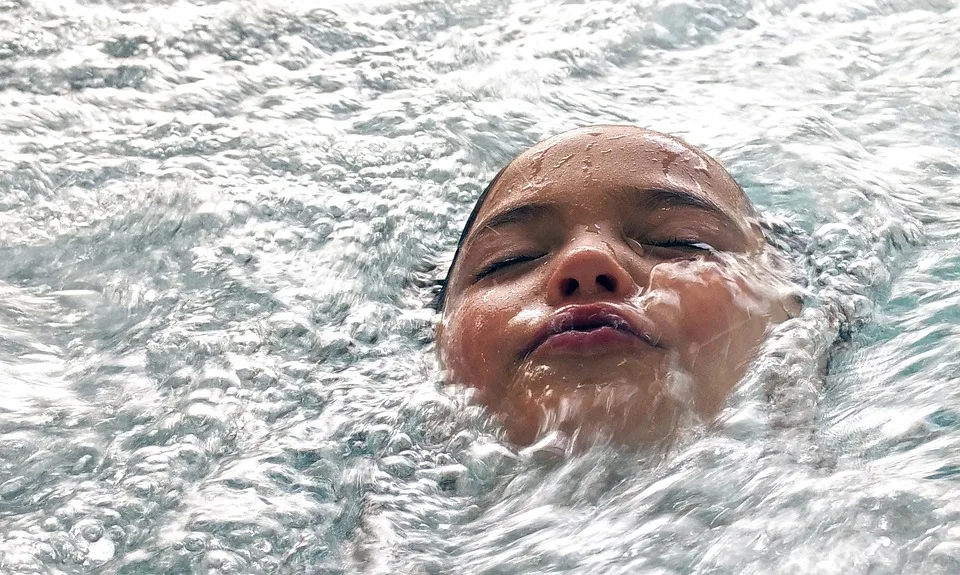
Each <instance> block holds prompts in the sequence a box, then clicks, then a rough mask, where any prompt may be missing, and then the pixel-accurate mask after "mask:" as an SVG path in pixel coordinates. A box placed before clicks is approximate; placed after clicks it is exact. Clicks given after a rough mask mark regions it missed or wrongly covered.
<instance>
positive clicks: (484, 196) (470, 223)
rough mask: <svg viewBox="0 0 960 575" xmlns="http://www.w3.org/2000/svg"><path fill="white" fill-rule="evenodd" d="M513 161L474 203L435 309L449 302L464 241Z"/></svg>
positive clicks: (441, 282) (441, 285)
mask: <svg viewBox="0 0 960 575" xmlns="http://www.w3.org/2000/svg"><path fill="white" fill-rule="evenodd" d="M512 163H513V162H512V161H511V162H509V163H508V164H507V165H506V166H504V167H503V168H501V169H500V171H499V172H497V175H496V176H494V177H493V179H492V180H490V183H489V184H487V187H486V188H484V190H483V192H482V193H481V194H480V197H479V198H477V203H476V204H474V206H473V211H472V212H470V217H469V218H467V223H466V224H464V226H463V231H462V232H460V239H459V240H457V251H456V252H454V254H453V260H452V261H451V262H450V267H449V268H448V269H447V275H446V277H444V278H443V279H442V280H440V282H439V285H440V289H439V291H437V295H436V296H435V297H434V298H433V301H431V302H430V307H431V308H432V309H434V310H435V311H438V312H442V311H443V306H444V304H446V302H447V286H449V285H450V278H451V277H453V270H454V268H455V267H456V266H457V260H459V259H460V250H462V249H463V242H464V240H466V239H467V236H468V235H470V230H472V229H473V224H474V223H475V222H476V220H477V214H479V213H480V208H481V207H483V203H484V202H485V201H486V199H487V196H488V195H489V194H490V192H491V191H492V190H493V188H495V187H496V186H497V182H499V181H500V178H501V177H502V176H503V174H504V172H506V171H507V168H509V167H510V164H512Z"/></svg>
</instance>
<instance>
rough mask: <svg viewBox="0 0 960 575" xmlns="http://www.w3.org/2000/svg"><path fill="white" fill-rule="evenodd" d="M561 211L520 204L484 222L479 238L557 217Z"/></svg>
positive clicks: (553, 207)
mask: <svg viewBox="0 0 960 575" xmlns="http://www.w3.org/2000/svg"><path fill="white" fill-rule="evenodd" d="M559 211H560V209H559V207H558V206H555V205H553V204H542V203H531V204H520V205H518V206H515V207H513V208H510V209H507V210H504V211H502V212H500V213H498V214H495V215H493V216H491V217H490V218H488V219H487V220H486V221H485V222H483V223H482V224H481V225H480V226H479V229H478V230H477V238H480V237H482V236H484V235H487V234H488V233H497V228H502V227H504V226H508V225H513V224H526V223H530V222H533V221H537V220H540V219H544V218H547V217H550V216H555V215H557V212H559Z"/></svg>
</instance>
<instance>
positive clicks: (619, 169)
mask: <svg viewBox="0 0 960 575" xmlns="http://www.w3.org/2000/svg"><path fill="white" fill-rule="evenodd" d="M756 216H757V214H756V211H755V209H754V207H753V205H752V203H751V202H750V200H749V198H748V197H747V196H746V194H744V192H743V190H742V189H741V188H740V186H739V185H738V184H737V183H736V182H735V181H734V179H733V178H732V177H731V176H730V175H729V174H728V173H727V171H726V170H724V168H723V167H722V166H721V165H720V164H719V163H717V161H716V160H714V159H713V158H711V157H709V156H707V155H706V154H705V153H703V152H702V151H700V150H698V149H696V148H694V147H692V146H690V145H689V144H686V143H684V142H682V141H681V140H678V139H676V138H673V137H671V136H667V135H665V134H661V133H657V132H652V131H649V130H644V129H640V128H636V127H630V126H595V127H588V128H583V129H578V130H573V131H570V132H566V133H563V134H560V135H558V136H555V137H552V138H549V139H547V140H544V141H542V142H540V143H539V144H537V145H535V146H534V147H532V148H531V149H529V150H527V151H525V152H523V153H522V154H520V155H519V156H518V157H516V158H515V159H514V160H513V161H511V162H510V163H509V164H508V165H507V166H506V167H505V168H504V169H503V170H501V172H500V173H499V174H497V176H496V177H495V178H494V180H493V181H492V182H491V183H490V185H489V186H488V188H487V189H486V190H485V191H484V193H483V195H482V196H481V198H480V200H479V201H478V202H477V206H476V207H475V208H474V211H473V213H472V214H471V216H470V218H469V220H468V221H467V225H466V227H465V229H464V231H463V235H462V236H461V239H460V245H459V247H458V249H457V253H456V255H455V256H454V260H453V263H452V264H451V267H450V271H449V273H448V276H447V280H446V282H445V283H444V286H443V291H441V293H440V295H439V298H438V306H437V307H438V309H439V310H440V312H441V314H442V317H441V321H440V324H439V326H438V329H437V345H438V350H439V354H440V360H441V363H442V365H443V367H444V368H445V369H446V370H447V374H448V378H449V381H450V382H451V383H458V384H462V385H465V386H467V387H470V388H473V389H475V390H476V397H477V399H478V400H479V401H480V403H482V404H484V405H485V406H486V407H487V409H489V410H490V411H491V412H492V413H494V414H496V415H498V416H499V417H500V418H501V420H502V421H503V424H504V427H505V429H506V432H507V434H508V436H509V438H510V439H511V441H513V442H515V443H517V444H519V445H530V444H532V443H534V442H538V441H540V440H541V439H543V438H545V437H548V436H551V437H557V436H558V435H559V436H563V437H565V438H566V439H565V440H564V441H565V442H566V443H568V444H569V443H570V441H571V440H572V441H573V442H574V443H583V442H591V441H593V440H595V439H596V438H599V437H603V438H609V439H612V440H614V441H616V442H619V443H647V442H655V441H659V440H662V439H664V438H668V437H670V436H671V435H672V433H673V432H674V430H675V429H676V428H677V426H678V425H679V424H680V422H682V421H688V420H690V419H695V420H700V421H707V422H708V421H710V420H712V418H713V417H715V416H716V414H717V413H718V412H719V411H720V409H721V407H722V406H723V403H724V401H725V399H726V398H727V396H728V394H729V393H730V391H731V390H732V389H733V387H734V386H735V385H736V383H737V382H738V381H739V380H740V379H741V378H742V377H743V375H744V373H745V371H746V369H747V367H748V366H749V364H750V363H751V361H752V360H753V359H754V357H755V355H756V353H757V351H758V348H759V347H760V345H761V343H762V342H763V339H764V337H765V335H766V333H767V332H768V330H769V328H770V326H771V325H773V324H775V323H777V322H780V321H782V320H784V319H786V318H787V317H788V309H790V308H791V307H793V306H794V305H795V304H794V303H792V302H793V300H792V299H790V298H789V297H786V296H785V295H784V294H785V289H784V282H782V281H781V280H780V279H779V277H778V275H777V274H776V273H774V272H773V271H772V270H771V269H770V266H769V265H766V263H765V262H766V261H767V260H768V259H769V253H768V252H769V249H768V247H767V245H766V243H765V241H764V239H763V235H762V234H761V232H760V228H759V226H758V225H757V223H756ZM787 301H789V302H791V303H785V302H787Z"/></svg>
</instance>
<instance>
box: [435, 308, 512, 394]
mask: <svg viewBox="0 0 960 575" xmlns="http://www.w3.org/2000/svg"><path fill="white" fill-rule="evenodd" d="M492 291H496V290H489V291H487V292H484V293H476V294H467V295H466V296H465V297H463V298H462V299H461V300H460V301H459V302H458V303H457V306H456V309H455V310H454V311H453V312H451V313H450V314H449V316H447V317H446V318H444V329H443V332H442V336H441V338H440V341H439V342H438V343H439V345H440V359H441V362H442V363H443V365H444V367H445V368H446V369H447V370H448V372H449V374H450V379H451V382H455V383H459V384H463V385H467V386H469V387H474V388H478V389H481V390H483V389H486V388H488V387H491V386H493V385H497V384H498V383H499V382H501V381H503V379H504V378H505V375H506V373H505V372H506V370H507V367H508V366H509V365H510V364H511V362H512V358H513V353H512V347H511V344H512V338H511V337H510V336H511V330H510V326H511V319H512V318H514V317H515V316H516V315H517V314H518V312H519V308H518V306H517V302H516V301H511V299H510V298H509V297H504V296H503V295H502V294H497V293H490V292H492Z"/></svg>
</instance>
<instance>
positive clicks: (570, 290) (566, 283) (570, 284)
mask: <svg viewBox="0 0 960 575" xmlns="http://www.w3.org/2000/svg"><path fill="white" fill-rule="evenodd" d="M579 287H580V282H578V281H577V280H575V279H573V278H567V279H565V280H563V283H561V284H560V291H562V292H563V295H564V296H565V297H569V296H571V295H573V294H574V292H576V291H577V288H579Z"/></svg>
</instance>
